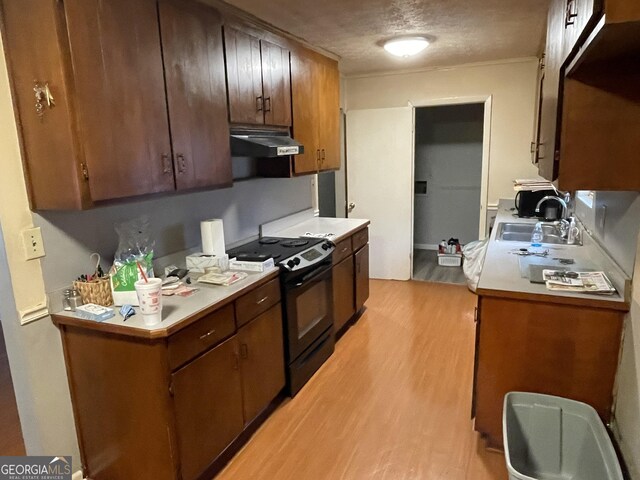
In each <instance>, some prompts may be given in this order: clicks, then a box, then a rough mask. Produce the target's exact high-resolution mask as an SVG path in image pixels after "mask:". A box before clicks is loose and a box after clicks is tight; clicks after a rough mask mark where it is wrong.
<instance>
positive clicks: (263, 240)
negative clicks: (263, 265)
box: [258, 237, 280, 245]
mask: <svg viewBox="0 0 640 480" xmlns="http://www.w3.org/2000/svg"><path fill="white" fill-rule="evenodd" d="M279 241H280V240H279V239H277V238H270V237H264V238H261V239H260V240H258V242H260V243H261V244H262V245H273V244H275V243H278V242H279Z"/></svg>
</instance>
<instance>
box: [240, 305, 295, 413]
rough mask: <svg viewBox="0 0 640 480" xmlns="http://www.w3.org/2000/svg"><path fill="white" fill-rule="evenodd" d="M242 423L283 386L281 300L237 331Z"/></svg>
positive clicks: (259, 410) (260, 408)
mask: <svg viewBox="0 0 640 480" xmlns="http://www.w3.org/2000/svg"><path fill="white" fill-rule="evenodd" d="M238 341H239V342H240V357H241V366H242V387H243V388H242V392H243V407H244V422H245V424H248V423H249V422H251V420H253V419H254V418H255V417H256V416H257V415H258V414H260V412H262V411H263V410H264V409H265V408H266V407H267V406H268V405H269V403H271V401H272V400H273V399H274V398H275V397H276V396H277V395H278V393H280V391H281V390H282V389H283V388H284V386H285V375H284V345H283V334H282V308H281V306H280V303H278V304H276V305H274V306H273V307H271V308H270V309H269V310H267V311H266V312H264V313H262V314H261V315H260V316H258V317H257V318H255V319H254V320H252V321H251V322H250V323H249V324H247V325H245V326H244V327H242V328H241V329H240V330H238Z"/></svg>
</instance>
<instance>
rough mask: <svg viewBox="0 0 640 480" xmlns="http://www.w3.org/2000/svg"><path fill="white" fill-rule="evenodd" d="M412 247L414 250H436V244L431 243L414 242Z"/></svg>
mask: <svg viewBox="0 0 640 480" xmlns="http://www.w3.org/2000/svg"><path fill="white" fill-rule="evenodd" d="M413 248H415V249H416V250H438V245H436V244H431V243H414V244H413Z"/></svg>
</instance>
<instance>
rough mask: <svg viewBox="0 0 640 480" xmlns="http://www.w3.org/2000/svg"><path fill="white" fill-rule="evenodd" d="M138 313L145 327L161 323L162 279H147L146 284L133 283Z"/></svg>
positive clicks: (142, 281)
mask: <svg viewBox="0 0 640 480" xmlns="http://www.w3.org/2000/svg"><path fill="white" fill-rule="evenodd" d="M135 287H136V294H137V295H138V302H139V303H140V313H142V319H143V320H144V324H145V325H149V326H150V325H155V324H157V323H160V322H161V321H162V279H160V278H149V279H148V280H147V281H146V282H145V281H144V279H143V280H138V281H137V282H136V283H135Z"/></svg>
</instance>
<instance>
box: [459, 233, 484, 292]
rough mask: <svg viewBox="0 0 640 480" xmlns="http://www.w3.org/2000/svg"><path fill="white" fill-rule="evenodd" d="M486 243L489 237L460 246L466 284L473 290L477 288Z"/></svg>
mask: <svg viewBox="0 0 640 480" xmlns="http://www.w3.org/2000/svg"><path fill="white" fill-rule="evenodd" d="M488 245H489V237H487V238H485V239H484V240H477V241H475V242H469V243H467V244H466V245H465V246H464V247H462V254H463V255H464V263H463V264H462V270H463V271H464V276H465V277H466V278H467V285H469V289H470V290H471V291H473V292H475V291H476V288H478V282H479V281H480V274H481V273H482V265H483V264H484V256H485V254H486V253H487V246H488Z"/></svg>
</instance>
